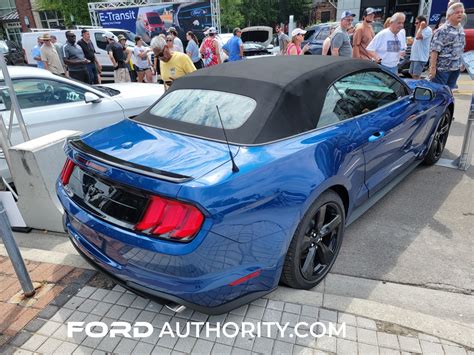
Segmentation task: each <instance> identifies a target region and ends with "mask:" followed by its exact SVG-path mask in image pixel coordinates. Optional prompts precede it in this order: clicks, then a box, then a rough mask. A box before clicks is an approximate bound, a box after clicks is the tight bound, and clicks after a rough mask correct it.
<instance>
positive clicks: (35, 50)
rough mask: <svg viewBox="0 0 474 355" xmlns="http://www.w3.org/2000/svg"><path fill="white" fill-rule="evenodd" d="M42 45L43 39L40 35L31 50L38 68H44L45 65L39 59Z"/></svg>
mask: <svg viewBox="0 0 474 355" xmlns="http://www.w3.org/2000/svg"><path fill="white" fill-rule="evenodd" d="M42 45H43V40H42V39H41V36H39V37H38V44H37V45H36V46H34V47H33V49H32V50H31V55H32V57H33V59H34V60H36V66H37V67H38V68H41V69H44V68H45V65H44V63H43V62H42V61H41V46H42Z"/></svg>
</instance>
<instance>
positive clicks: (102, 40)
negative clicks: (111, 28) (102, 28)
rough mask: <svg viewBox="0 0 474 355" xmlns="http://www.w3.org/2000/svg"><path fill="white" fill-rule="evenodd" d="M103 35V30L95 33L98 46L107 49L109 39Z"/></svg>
mask: <svg viewBox="0 0 474 355" xmlns="http://www.w3.org/2000/svg"><path fill="white" fill-rule="evenodd" d="M103 35H104V33H103V32H98V33H95V34H94V36H95V42H96V43H97V47H99V48H100V49H103V50H104V51H105V48H106V47H107V40H106V39H105V38H104V36H103Z"/></svg>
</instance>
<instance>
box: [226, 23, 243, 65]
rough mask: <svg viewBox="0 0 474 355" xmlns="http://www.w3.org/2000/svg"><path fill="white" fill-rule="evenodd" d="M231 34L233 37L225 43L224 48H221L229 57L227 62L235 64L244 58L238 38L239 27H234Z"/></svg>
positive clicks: (240, 41)
mask: <svg viewBox="0 0 474 355" xmlns="http://www.w3.org/2000/svg"><path fill="white" fill-rule="evenodd" d="M233 33H234V36H233V37H232V38H231V39H230V40H228V41H227V43H226V44H225V45H224V47H222V49H223V50H224V51H225V53H226V54H227V55H228V56H229V62H235V61H237V60H241V59H243V57H244V44H243V43H242V39H241V38H240V36H241V35H242V30H241V29H240V28H239V27H236V28H234V31H233Z"/></svg>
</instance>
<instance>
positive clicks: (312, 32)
mask: <svg viewBox="0 0 474 355" xmlns="http://www.w3.org/2000/svg"><path fill="white" fill-rule="evenodd" d="M314 32H315V30H308V31H306V33H305V35H304V40H305V41H307V40H309V39H310V38H311V36H312V35H313V34H314Z"/></svg>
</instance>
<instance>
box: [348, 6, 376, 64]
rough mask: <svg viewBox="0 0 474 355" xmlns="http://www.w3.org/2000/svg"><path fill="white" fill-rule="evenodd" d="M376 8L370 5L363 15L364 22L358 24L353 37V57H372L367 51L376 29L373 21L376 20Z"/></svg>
mask: <svg viewBox="0 0 474 355" xmlns="http://www.w3.org/2000/svg"><path fill="white" fill-rule="evenodd" d="M374 16H375V9H373V8H371V7H368V8H366V9H365V10H364V13H363V15H362V23H361V24H360V25H359V26H357V28H356V30H355V32H354V36H353V37H352V46H353V50H352V57H353V58H358V59H367V60H370V59H371V57H370V55H369V53H368V52H367V49H366V48H367V46H368V45H369V43H370V41H372V39H373V38H374V36H375V34H374V29H373V28H372V25H371V23H372V22H374Z"/></svg>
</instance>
